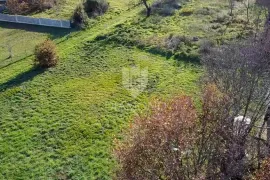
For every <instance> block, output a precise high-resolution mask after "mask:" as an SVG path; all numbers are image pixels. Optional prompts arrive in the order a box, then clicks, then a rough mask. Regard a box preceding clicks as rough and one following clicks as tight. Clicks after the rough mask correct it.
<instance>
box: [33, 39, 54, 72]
mask: <svg viewBox="0 0 270 180" xmlns="http://www.w3.org/2000/svg"><path fill="white" fill-rule="evenodd" d="M57 62H58V56H57V52H56V45H55V44H54V42H53V41H51V40H46V41H44V42H42V43H41V44H39V45H37V46H36V49H35V63H36V64H37V65H38V66H40V67H45V68H47V67H52V66H55V65H56V64H57Z"/></svg>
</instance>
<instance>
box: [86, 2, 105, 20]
mask: <svg viewBox="0 0 270 180" xmlns="http://www.w3.org/2000/svg"><path fill="white" fill-rule="evenodd" d="M84 8H85V12H86V13H87V14H88V16H89V17H96V16H100V15H102V14H104V13H105V12H106V11H107V10H108V8H109V3H108V2H107V1H106V0H86V1H85V3H84Z"/></svg>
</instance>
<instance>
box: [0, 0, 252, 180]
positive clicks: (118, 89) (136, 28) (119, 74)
mask: <svg viewBox="0 0 270 180" xmlns="http://www.w3.org/2000/svg"><path fill="white" fill-rule="evenodd" d="M199 2H200V3H199ZM76 3H77V1H75V0H66V1H63V2H62V4H60V5H59V6H61V8H60V9H61V10H59V11H57V10H56V9H52V10H49V11H47V12H44V13H41V14H38V15H35V16H45V17H51V18H54V17H58V18H69V16H70V15H71V14H72V13H70V12H72V9H73V8H74V6H75V4H76ZM110 5H111V8H110V11H109V12H108V13H107V14H105V15H104V16H103V17H99V18H97V19H96V20H92V21H91V24H90V27H89V28H88V29H86V30H83V31H74V30H72V31H62V30H60V29H51V28H48V29H40V28H38V27H27V28H25V27H21V26H17V25H10V24H4V23H1V24H0V36H1V37H3V38H1V39H0V44H1V45H6V44H7V43H13V45H12V47H13V48H12V52H13V58H12V59H10V58H7V57H8V56H9V51H8V50H7V48H8V46H5V47H4V48H2V49H1V51H0V146H1V148H0V161H1V164H0V179H111V178H112V177H113V176H114V170H115V167H116V166H117V164H116V163H115V161H114V159H113V156H112V153H111V149H112V147H113V141H114V139H115V138H121V132H122V130H123V129H124V128H127V127H128V124H129V122H130V121H131V120H132V118H133V117H134V116H135V115H136V114H138V113H140V112H141V111H143V110H145V109H146V108H147V104H148V102H149V101H150V100H151V99H152V98H155V97H158V98H168V97H171V96H173V95H179V94H189V95H192V96H194V98H196V94H197V93H198V92H199V87H198V84H197V82H198V80H199V77H200V75H201V74H202V73H203V70H202V67H201V66H200V63H199V61H198V60H195V61H194V59H192V58H189V57H190V55H192V54H195V55H194V57H196V58H195V59H198V52H197V51H198V49H199V47H200V43H199V41H198V40H202V39H205V38H210V39H213V40H214V41H217V42H219V41H227V40H230V39H232V38H236V37H238V36H240V35H242V34H245V33H248V32H249V31H252V30H253V26H252V25H251V27H250V30H246V29H245V30H243V26H244V25H243V24H241V23H236V24H232V25H231V26H229V28H228V29H229V31H226V32H228V33H226V34H227V35H225V36H222V37H225V38H223V39H220V37H221V35H222V34H223V35H224V31H223V30H224V29H225V28H226V24H227V23H228V22H226V21H227V20H226V18H227V16H226V17H225V19H223V20H222V22H221V24H220V23H217V21H215V20H216V19H217V18H218V15H219V14H220V13H221V12H222V13H225V11H226V10H225V9H226V5H225V4H223V3H219V2H210V3H209V2H208V1H197V0H196V1H195V0H194V1H193V2H192V3H188V4H186V5H185V6H184V7H183V8H182V9H180V10H177V11H176V12H175V14H174V15H172V16H159V15H156V14H154V15H153V16H152V17H150V18H148V19H146V18H145V17H144V14H143V12H142V11H143V7H142V6H136V7H133V6H132V4H131V3H130V2H129V1H126V0H121V1H120V0H119V1H113V0H111V1H110ZM206 7H207V8H209V9H211V10H209V9H206V10H205V11H207V12H206V13H205V12H204V13H205V14H206V15H205V16H206V18H200V17H201V15H198V14H200V13H202V11H203V10H204V9H205V8H206ZM223 9H224V11H223ZM208 11H210V12H211V13H210V14H209V12H208ZM57 12H58V13H59V14H57ZM223 18H224V17H223ZM243 23H244V22H243ZM217 24H219V25H217ZM213 25H217V26H218V27H219V28H217V29H216V27H215V28H213ZM219 29H221V30H219ZM169 34H173V35H174V34H176V35H179V36H187V37H188V38H189V39H191V40H190V43H189V44H188V45H186V44H185V45H184V46H179V47H177V48H176V49H174V50H171V49H169V48H166V45H164V46H163V45H162V46H159V45H161V44H162V43H164V40H166V38H168V36H169ZM48 37H51V38H52V39H54V41H55V42H56V43H57V46H58V51H59V55H60V63H59V65H57V66H56V67H55V68H51V69H48V70H42V69H37V68H35V67H34V66H33V56H32V52H33V49H34V47H35V45H36V44H37V43H39V42H41V41H43V40H44V39H46V38H48ZM193 39H194V40H193ZM183 52H184V53H185V54H186V56H180V55H179V54H181V53H183ZM196 54H197V55H196ZM177 55H178V56H177ZM134 67H136V68H140V69H142V70H145V69H147V70H148V76H147V77H148V82H147V83H145V87H144V89H143V91H142V93H141V94H139V96H137V97H136V98H134V97H133V96H132V95H131V93H130V91H129V90H128V89H127V88H126V87H125V86H123V68H127V69H130V70H132V68H134Z"/></svg>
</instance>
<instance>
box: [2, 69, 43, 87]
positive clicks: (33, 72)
mask: <svg viewBox="0 0 270 180" xmlns="http://www.w3.org/2000/svg"><path fill="white" fill-rule="evenodd" d="M45 71H46V69H44V68H39V67H33V68H31V69H30V70H28V71H26V72H23V73H21V74H19V75H17V76H16V77H14V78H13V79H11V80H9V81H8V82H6V83H3V84H0V92H3V91H5V90H7V89H9V88H13V87H16V86H19V85H21V84H22V83H24V82H27V81H30V80H32V79H33V78H34V77H36V76H37V75H39V74H42V73H44V72H45Z"/></svg>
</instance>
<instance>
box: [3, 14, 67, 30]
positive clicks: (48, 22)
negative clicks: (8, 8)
mask: <svg viewBox="0 0 270 180" xmlns="http://www.w3.org/2000/svg"><path fill="white" fill-rule="evenodd" d="M0 21H4V22H13V23H20V24H31V25H38V26H48V27H58V28H71V24H70V21H67V20H54V19H46V18H33V17H27V16H17V15H7V14H0Z"/></svg>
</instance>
